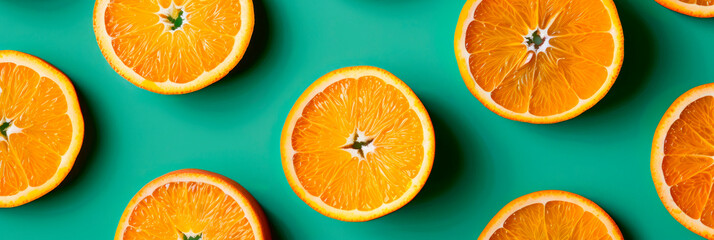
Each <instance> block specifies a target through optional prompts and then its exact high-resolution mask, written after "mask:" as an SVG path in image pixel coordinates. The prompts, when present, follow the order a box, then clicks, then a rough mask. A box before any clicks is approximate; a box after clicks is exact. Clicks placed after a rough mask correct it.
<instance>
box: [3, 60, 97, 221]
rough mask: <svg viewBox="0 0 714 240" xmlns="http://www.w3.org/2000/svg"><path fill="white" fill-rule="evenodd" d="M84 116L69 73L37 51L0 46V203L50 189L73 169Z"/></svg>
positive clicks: (20, 201)
mask: <svg viewBox="0 0 714 240" xmlns="http://www.w3.org/2000/svg"><path fill="white" fill-rule="evenodd" d="M83 138H84V121H83V119H82V112H81V111H80V109H79V102H78V101H77V94H76V93H75V91H74V87H73V86H72V83H71V82H70V81H69V79H68V78H67V76H65V75H64V74H63V73H62V72H60V71H59V70H57V69H56V68H54V67H53V66H52V65H50V64H49V63H47V62H45V61H43V60H42V59H39V58H37V57H35V56H32V55H29V54H25V53H21V52H16V51H9V50H4V51H0V207H15V206H19V205H22V204H25V203H28V202H30V201H32V200H35V199H37V198H39V197H41V196H43V195H45V194H47V193H48V192H50V191H52V189H54V188H55V187H57V185H59V183H60V182H62V180H63V179H64V178H65V176H67V173H69V170H70V169H72V165H73V164H74V161H75V158H76V157H77V154H78V153H79V149H80V148H81V147H82V139H83Z"/></svg>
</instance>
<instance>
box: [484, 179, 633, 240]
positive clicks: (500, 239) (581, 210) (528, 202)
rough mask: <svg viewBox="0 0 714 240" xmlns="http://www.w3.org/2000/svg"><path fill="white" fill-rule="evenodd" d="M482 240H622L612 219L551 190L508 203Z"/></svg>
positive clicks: (570, 195) (586, 203)
mask: <svg viewBox="0 0 714 240" xmlns="http://www.w3.org/2000/svg"><path fill="white" fill-rule="evenodd" d="M478 239H479V240H489V239H490V240H506V239H513V240H516V239H534V240H541V239H542V240H546V239H569V240H621V239H623V238H622V233H620V229H619V228H618V227H617V224H615V222H614V221H613V220H612V218H610V215H607V213H606V212H605V211H604V210H602V208H600V207H599V206H598V205H597V204H595V203H594V202H592V201H590V200H588V199H587V198H584V197H582V196H580V195H577V194H574V193H570V192H564V191H557V190H547V191H540V192H534V193H531V194H528V195H525V196H522V197H519V198H517V199H516V200H513V201H511V202H510V203H508V204H507V205H506V206H505V207H503V209H501V211H499V212H498V214H496V216H495V217H493V218H492V219H491V222H489V223H488V225H487V226H486V229H484V230H483V232H481V235H480V236H479V237H478Z"/></svg>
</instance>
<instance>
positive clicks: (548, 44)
mask: <svg viewBox="0 0 714 240" xmlns="http://www.w3.org/2000/svg"><path fill="white" fill-rule="evenodd" d="M454 45H455V51H456V59H457V61H458V65H459V69H460V70H461V76H462V77H463V79H464V82H465V83H466V86H467V87H468V89H469V90H470V91H471V93H473V95H474V96H476V98H477V99H479V101H481V103H483V104H484V105H485V106H486V107H487V108H488V109H490V110H491V111H493V112H495V113H496V114H498V115H501V116H502V117H505V118H508V119H512V120H517V121H523V122H530V123H555V122H561V121H565V120H568V119H571V118H573V117H576V116H578V115H580V114H581V113H583V112H584V111H585V110H587V109H589V108H590V107H592V106H593V105H595V103H597V102H598V101H600V99H602V98H603V97H604V96H605V94H606V93H607V92H608V90H609V89H610V87H611V86H612V84H613V83H614V82H615V79H616V78H617V75H618V73H619V72H620V66H622V59H623V55H624V51H623V45H624V44H623V35H622V26H621V25H620V19H619V17H618V15H617V10H616V9H615V4H614V3H613V2H612V0H577V1H573V0H469V1H468V2H467V3H466V5H464V7H463V9H462V11H461V16H460V17H459V22H458V25H457V26H456V34H455V36H454Z"/></svg>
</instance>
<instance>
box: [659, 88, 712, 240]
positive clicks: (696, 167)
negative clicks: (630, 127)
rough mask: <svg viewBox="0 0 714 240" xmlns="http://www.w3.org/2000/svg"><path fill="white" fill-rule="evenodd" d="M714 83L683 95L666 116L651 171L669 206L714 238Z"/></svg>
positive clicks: (690, 226) (680, 218) (693, 227)
mask: <svg viewBox="0 0 714 240" xmlns="http://www.w3.org/2000/svg"><path fill="white" fill-rule="evenodd" d="M712 116H714V84H706V85H702V86H699V87H696V88H694V89H692V90H689V91H688V92H686V93H684V94H683V95H682V96H680V97H679V98H678V99H677V100H676V101H675V102H674V103H673V104H672V106H670V107H669V109H667V112H666V113H665V115H664V116H663V117H662V120H661V121H660V123H659V125H658V126H657V130H656V131H655V137H654V140H653V143H652V160H651V171H652V178H653V180H654V184H655V187H656V188H657V193H658V194H659V196H660V199H661V200H662V202H663V204H664V205H665V207H666V208H667V210H668V211H669V212H670V214H672V216H674V218H675V219H677V221H679V222H680V223H682V224H683V225H684V226H685V227H687V228H688V229H690V230H691V231H693V232H695V233H697V234H699V235H701V236H703V237H706V238H714V218H713V217H712V215H714V194H712V192H714V191H712V190H714V189H712V184H714V159H713V158H712V157H713V156H714V127H713V126H714V118H713V117H712Z"/></svg>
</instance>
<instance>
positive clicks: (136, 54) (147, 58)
mask: <svg viewBox="0 0 714 240" xmlns="http://www.w3.org/2000/svg"><path fill="white" fill-rule="evenodd" d="M253 23H254V17H253V2H252V1H251V0H215V1H201V0H97V2H96V5H95V6H94V33H95V35H96V37H97V42H98V43H99V48H100V49H101V50H102V54H104V57H105V58H106V59H107V61H108V62H109V64H110V65H111V66H112V68H114V70H115V71H116V72H117V73H119V74H120V75H121V76H123V77H124V78H126V79H127V80H129V82H131V83H133V84H135V85H137V86H139V87H141V88H144V89H147V90H149V91H152V92H157V93H162V94H182V93H188V92H193V91H196V90H199V89H201V88H204V87H206V86H208V85H210V84H212V83H214V82H216V81H218V80H219V79H221V78H223V77H224V76H225V75H226V74H228V71H230V70H231V69H232V68H233V67H235V66H236V64H238V61H239V60H240V59H241V58H242V57H243V53H245V50H246V48H247V47H248V42H249V41H250V37H251V34H252V33H253Z"/></svg>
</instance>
